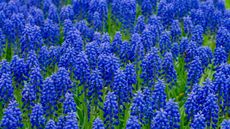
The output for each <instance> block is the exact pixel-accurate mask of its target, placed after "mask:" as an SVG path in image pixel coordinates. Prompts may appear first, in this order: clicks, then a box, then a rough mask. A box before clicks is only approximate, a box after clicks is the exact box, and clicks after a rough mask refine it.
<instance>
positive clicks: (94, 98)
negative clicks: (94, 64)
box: [88, 69, 103, 106]
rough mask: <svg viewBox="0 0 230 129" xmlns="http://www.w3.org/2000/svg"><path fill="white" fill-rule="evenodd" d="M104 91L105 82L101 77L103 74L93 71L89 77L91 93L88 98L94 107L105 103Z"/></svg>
mask: <svg viewBox="0 0 230 129" xmlns="http://www.w3.org/2000/svg"><path fill="white" fill-rule="evenodd" d="M102 89H103V80H102V77H101V73H100V71H99V70H97V69H96V70H94V71H92V73H91V75H90V77H89V92H88V96H89V98H90V102H91V103H92V104H93V105H96V106H99V102H103V100H102V95H103V92H102Z"/></svg>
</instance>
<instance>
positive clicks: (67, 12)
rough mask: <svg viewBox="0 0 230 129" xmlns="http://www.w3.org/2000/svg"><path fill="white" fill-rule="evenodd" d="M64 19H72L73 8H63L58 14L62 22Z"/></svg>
mask: <svg viewBox="0 0 230 129" xmlns="http://www.w3.org/2000/svg"><path fill="white" fill-rule="evenodd" d="M65 19H70V20H73V19H74V12H73V7H72V6H71V5H67V6H63V7H62V9H61V12H60V20H61V21H64V20H65Z"/></svg>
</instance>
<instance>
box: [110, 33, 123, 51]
mask: <svg viewBox="0 0 230 129" xmlns="http://www.w3.org/2000/svg"><path fill="white" fill-rule="evenodd" d="M121 45H122V35H121V33H120V32H116V34H115V36H114V39H113V42H112V45H111V46H112V52H114V53H117V54H119V53H120V51H121Z"/></svg>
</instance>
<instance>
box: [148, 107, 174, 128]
mask: <svg viewBox="0 0 230 129" xmlns="http://www.w3.org/2000/svg"><path fill="white" fill-rule="evenodd" d="M151 129H170V125H169V120H168V119H167V113H166V112H165V111H164V110H163V109H160V110H159V111H157V112H156V116H155V117H154V118H153V120H152V124H151Z"/></svg>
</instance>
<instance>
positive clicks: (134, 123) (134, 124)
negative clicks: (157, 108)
mask: <svg viewBox="0 0 230 129" xmlns="http://www.w3.org/2000/svg"><path fill="white" fill-rule="evenodd" d="M126 129H141V125H140V124H139V122H138V119H137V117H136V116H130V117H129V119H128V121H127V125H126Z"/></svg>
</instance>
